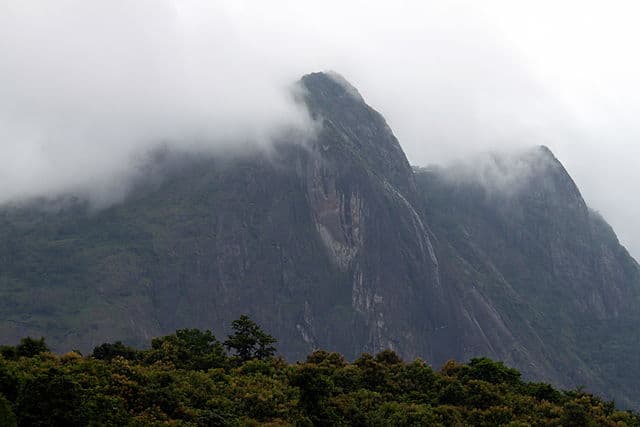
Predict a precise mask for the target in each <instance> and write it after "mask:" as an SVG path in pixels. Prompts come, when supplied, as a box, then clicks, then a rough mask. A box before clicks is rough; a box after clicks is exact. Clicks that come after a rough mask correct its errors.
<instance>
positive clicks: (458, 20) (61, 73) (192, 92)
mask: <svg viewBox="0 0 640 427" xmlns="http://www.w3.org/2000/svg"><path fill="white" fill-rule="evenodd" d="M634 8H636V6H633V5H630V4H629V3H628V2H627V3H618V2H616V1H614V2H612V3H611V4H607V5H606V6H603V5H602V3H600V2H598V3H596V2H585V1H580V2H578V1H567V2H563V3H562V4H561V5H559V4H558V3H557V2H551V1H545V0H543V1H540V2H535V3H530V4H527V5H523V4H521V3H517V4H516V3H514V2H510V1H508V0H490V1H487V2H473V1H471V0H452V1H447V2H423V1H400V2H389V1H362V0H354V1H350V2H339V1H336V0H326V1H323V2H311V1H298V2H290V1H286V0H272V1H269V2H259V1H249V0H134V1H130V0H108V1H107V0H92V1H86V0H58V1H56V2H51V1H46V0H31V1H23V0H5V1H3V2H0V52H1V55H0V202H2V201H6V200H10V199H13V198H17V197H25V196H34V195H49V196H53V195H56V194H59V193H60V192H64V191H74V192H80V193H83V194H89V195H91V196H92V197H93V198H98V199H110V200H113V199H114V198H117V197H118V194H120V195H121V194H122V193H123V192H124V191H126V182H127V179H128V177H130V176H131V175H132V174H134V173H135V170H136V164H137V162H138V161H139V159H140V158H141V157H144V155H145V153H146V152H147V151H148V150H150V149H153V148H154V147H155V146H157V144H163V145H165V146H169V147H172V148H177V149H184V150H214V151H216V150H218V151H219V150H233V149H237V147H238V146H244V145H246V144H247V143H249V142H251V143H252V144H254V145H256V144H257V145H258V146H260V145H262V146H264V145H267V146H268V144H269V141H270V140H271V139H272V137H273V135H274V133H277V132H278V130H279V129H281V128H282V127H292V128H295V129H299V130H305V129H309V126H310V122H309V120H308V118H307V117H306V114H305V112H304V110H303V109H301V108H300V106H298V105H296V104H295V103H294V102H293V101H292V99H291V96H290V89H291V84H292V83H293V82H295V81H296V80H297V79H298V78H299V77H300V76H301V75H302V74H304V73H308V72H311V71H317V70H327V69H332V70H335V71H337V72H339V73H341V74H343V75H344V76H345V77H346V78H347V79H348V80H349V81H350V82H351V83H353V84H354V86H356V87H357V88H358V89H359V91H360V93H362V95H363V96H364V98H365V99H366V100H367V102H369V103H370V104H371V105H372V106H373V107H374V108H376V109H378V110H380V111H381V112H382V113H383V115H384V116H385V117H386V118H387V120H388V121H389V124H390V125H391V127H392V128H393V130H394V131H395V133H396V134H397V136H398V137H399V140H400V143H401V144H402V146H403V148H404V149H405V151H406V153H407V155H408V157H409V159H410V161H411V162H412V163H414V164H418V165H427V164H430V163H441V162H445V163H446V162H451V161H453V160H455V159H460V158H465V157H467V156H468V155H469V154H471V153H477V152H482V151H487V150H489V149H493V150H495V149H498V150H500V149H514V148H522V147H528V146H533V145H540V144H544V145H547V146H549V147H550V148H551V149H552V151H553V152H554V153H555V154H556V156H557V157H558V158H559V159H560V160H561V161H562V162H563V163H564V164H565V166H566V167H567V169H568V170H569V172H570V173H571V174H572V175H573V177H574V178H575V180H576V182H577V183H578V185H579V186H580V188H581V189H582V191H583V193H584V194H585V197H586V198H587V200H588V201H589V203H590V204H591V205H592V206H593V207H594V208H596V209H598V210H600V211H601V212H602V213H603V214H604V216H605V217H606V218H607V219H608V220H609V221H610V222H611V223H612V224H613V226H614V228H615V229H616V230H617V231H619V232H620V234H621V237H622V240H623V242H625V243H627V244H628V245H629V246H630V248H631V249H632V252H635V253H636V255H637V254H638V253H640V230H638V229H637V227H636V226H635V222H636V221H635V218H637V216H638V215H640V203H638V202H637V200H636V199H637V198H636V197H635V196H634V194H635V192H636V189H635V183H636V182H638V178H640V176H639V175H640V173H639V172H637V167H636V166H635V163H636V161H635V159H637V158H638V156H639V155H640V144H637V140H638V137H640V129H638V127H637V126H636V124H635V121H636V120H635V117H636V116H637V113H639V112H640V111H639V110H640V103H639V102H638V101H637V100H638V99H640V96H638V95H639V92H640V83H638V82H637V78H636V76H637V75H638V74H639V72H640V61H638V60H636V59H634V58H635V57H636V55H634V54H633V52H635V45H634V44H635V40H637V37H638V36H639V34H637V33H638V30H636V29H634V28H636V26H635V23H634V22H633V17H634V16H636V15H637V14H636V13H635V12H637V10H633V9H634ZM594 28H599V29H601V31H593V29H594ZM114 195H115V196H114Z"/></svg>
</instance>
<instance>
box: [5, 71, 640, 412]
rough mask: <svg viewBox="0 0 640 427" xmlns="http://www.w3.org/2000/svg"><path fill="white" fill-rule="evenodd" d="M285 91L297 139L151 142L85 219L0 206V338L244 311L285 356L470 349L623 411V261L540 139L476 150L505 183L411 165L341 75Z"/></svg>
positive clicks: (116, 331) (36, 207)
mask: <svg viewBox="0 0 640 427" xmlns="http://www.w3.org/2000/svg"><path fill="white" fill-rule="evenodd" d="M300 86H301V89H302V91H301V93H302V95H301V102H303V103H304V105H305V106H306V108H308V110H309V112H310V114H311V116H312V117H314V119H315V120H316V121H317V123H318V124H319V131H318V135H317V136H316V138H315V139H314V141H313V142H311V143H310V144H301V143H299V142H298V141H287V140H283V141H281V142H280V143H278V144H277V145H276V146H275V147H274V148H273V150H272V151H270V152H269V153H265V152H260V151H254V152H248V153H246V154H244V155H242V156H235V157H231V156H217V157H215V156H194V155H187V154H183V153H175V152H165V153H160V154H159V155H157V156H156V157H154V160H153V163H152V164H151V165H150V168H151V169H152V170H154V171H157V172H158V173H157V174H156V173H154V174H151V175H153V176H150V177H149V178H148V179H141V180H140V182H138V183H137V184H136V186H135V189H134V190H133V191H132V192H131V193H130V194H129V196H128V197H127V198H126V199H125V200H124V201H123V202H122V203H119V204H116V205H113V206H111V207H109V208H106V209H102V210H98V211H96V210H94V209H93V208H92V207H91V206H89V205H87V204H86V203H85V202H83V201H82V200H78V199H75V198H73V197H72V196H69V197H66V198H61V199H59V200H55V201H50V200H49V201H42V200H35V201H30V202H28V203H22V204H18V205H11V206H5V207H4V208H3V209H2V211H1V212H0V297H1V298H0V341H2V342H5V343H15V342H17V340H18V339H19V338H20V337H23V336H27V335H31V336H41V335H42V336H46V337H47V340H48V341H49V343H50V345H51V346H52V349H53V350H55V351H68V350H69V349H73V348H77V349H79V350H81V351H83V352H87V351H90V350H91V349H92V348H93V347H94V346H96V345H98V344H100V343H103V342H107V341H116V340H123V341H125V342H126V343H127V344H130V345H136V346H143V345H144V344H145V343H146V342H147V341H148V340H149V339H150V338H151V337H154V336H160V335H163V334H167V333H169V332H171V331H174V330H177V329H182V328H200V329H211V330H213V331H214V333H215V334H217V335H223V334H224V333H226V332H227V329H226V328H227V326H226V325H228V324H229V321H230V320H231V319H234V318H237V317H238V316H239V315H241V314H243V313H247V314H250V315H251V316H252V317H253V318H255V319H256V320H257V321H258V323H260V324H262V325H264V327H265V328H266V329H267V330H269V331H271V332H272V333H273V334H274V335H275V336H277V337H279V338H280V346H279V349H280V351H281V353H282V355H283V356H284V357H286V358H287V359H288V360H299V359H301V358H303V357H305V355H307V354H308V353H309V352H311V351H313V350H314V349H317V348H325V349H329V350H331V351H334V350H335V351H338V352H341V353H342V354H344V356H345V357H347V358H348V359H350V360H351V359H354V358H355V357H358V355H360V354H361V353H362V352H371V353H377V352H379V351H381V350H384V349H392V350H394V351H396V352H397V353H398V354H400V355H401V356H402V357H403V358H405V359H406V360H413V359H414V358H416V357H422V358H423V359H425V360H426V361H428V362H429V363H430V364H433V365H434V366H440V365H442V364H443V363H445V362H446V361H447V360H449V359H457V360H462V361H466V360H469V359H470V358H471V357H478V356H488V357H491V358H495V359H498V360H502V361H505V362H506V363H507V364H509V365H511V366H514V367H517V368H518V369H520V370H521V371H522V372H523V374H524V375H525V378H527V379H531V380H539V381H546V382H552V383H554V384H556V385H559V386H562V387H565V388H572V387H576V386H578V385H585V386H587V388H588V389H589V390H593V391H597V392H599V393H603V394H604V395H605V396H607V397H610V398H615V399H616V400H617V401H618V402H620V403H621V404H623V405H626V406H633V407H640V401H638V398H637V396H640V390H639V389H638V386H637V385H636V384H634V383H633V381H632V379H633V378H637V377H638V375H640V372H638V366H640V364H639V363H638V354H639V351H638V350H640V339H639V338H640V337H638V332H637V329H638V328H636V327H635V326H634V325H638V324H639V320H640V315H639V313H638V309H637V308H636V307H640V304H638V292H640V268H639V267H638V265H637V263H636V262H635V261H634V260H633V259H632V258H631V257H630V256H629V255H628V253H627V252H626V251H625V250H624V248H623V247H622V246H621V245H620V244H619V243H618V241H617V239H616V237H615V234H614V233H613V231H612V230H611V228H610V227H609V226H608V225H607V224H606V222H605V221H604V220H603V219H602V218H600V217H599V216H598V215H597V214H595V213H594V212H593V211H591V210H590V209H589V208H588V207H587V206H586V204H585V202H584V200H583V199H582V196H581V195H580V192H579V190H578V189H577V187H576V186H575V184H574V183H573V181H572V180H571V178H570V177H569V175H568V174H567V173H566V171H565V170H564V168H563V167H562V165H561V164H560V162H559V161H558V160H557V159H555V158H554V157H553V155H552V154H551V153H550V152H549V151H548V150H547V149H545V148H537V149H534V150H532V151H529V152H526V153H522V154H518V155H517V156H506V157H496V158H495V159H494V160H493V162H494V164H495V165H498V166H499V167H498V168H497V169H495V168H494V169H495V170H497V171H498V172H497V173H498V178H500V177H502V175H501V173H502V172H500V171H502V170H509V165H511V164H518V165H520V164H525V165H528V168H526V170H527V171H528V172H527V173H526V174H524V175H517V176H516V178H517V179H516V180H515V181H513V180H511V177H510V176H507V177H508V178H509V179H507V180H498V181H495V180H487V179H486V178H487V176H488V177H493V178H495V177H494V176H493V175H491V174H489V175H487V173H486V172H487V171H484V172H482V171H480V175H478V173H479V172H478V171H477V170H474V169H473V168H468V167H467V166H464V165H462V166H460V167H458V168H457V169H456V168H453V169H450V168H449V169H438V168H435V169H427V170H417V171H414V170H412V168H411V167H410V165H409V162H408V161H407V159H406V157H405V155H404V153H403V152H402V149H401V147H400V144H399V143H398V141H397V139H396V138H395V136H394V135H393V133H392V131H391V130H390V129H389V127H388V126H387V124H386V122H385V120H384V118H383V117H382V116H381V115H380V114H378V113H377V112H376V111H374V110H373V109H372V108H370V107H369V106H368V105H367V104H366V103H365V102H364V100H363V98H362V96H361V95H360V94H358V92H357V90H356V89H355V88H353V87H352V86H350V85H349V84H348V83H346V82H345V81H344V80H343V79H342V78H340V77H336V76H334V75H331V74H323V73H314V74H310V75H307V76H305V77H303V78H302V80H301V81H300ZM495 165H494V166H495ZM494 169H491V171H493V172H491V173H493V174H494V175H495V173H496V172H495V170H494ZM503 178H504V177H503ZM493 182H500V183H501V184H500V185H498V186H493V185H491V183H493ZM505 183H506V184H508V185H506V184H505Z"/></svg>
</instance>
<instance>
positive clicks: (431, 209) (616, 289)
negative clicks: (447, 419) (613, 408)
mask: <svg viewBox="0 0 640 427" xmlns="http://www.w3.org/2000/svg"><path fill="white" fill-rule="evenodd" d="M416 177H417V181H418V185H419V187H420V188H421V190H422V191H423V194H424V195H425V199H426V200H428V203H426V209H425V213H426V217H427V221H428V222H429V223H430V224H431V226H432V228H433V230H434V232H435V234H436V235H437V236H438V241H439V242H441V245H440V247H439V249H440V251H439V253H440V254H442V253H444V252H447V253H449V256H446V257H443V258H444V259H446V262H447V263H453V265H454V267H453V268H450V269H449V270H448V276H450V277H460V276H461V274H462V273H463V272H464V271H465V268H460V266H463V265H466V266H467V268H468V269H470V270H472V271H473V272H474V273H473V274H472V275H471V277H470V278H469V279H467V280H470V281H469V283H471V286H473V287H477V288H478V289H479V290H480V292H482V294H483V295H485V297H486V298H488V299H490V300H491V301H492V302H493V303H494V306H495V307H496V308H497V309H498V311H499V312H500V313H501V315H502V316H505V317H508V318H509V321H508V322H507V323H508V324H509V327H510V328H511V330H512V331H513V333H514V334H515V335H516V336H518V337H521V336H522V332H521V331H522V330H526V331H531V330H532V329H533V331H534V333H535V337H536V338H537V343H536V344H535V345H528V351H532V352H535V353H536V357H535V359H537V360H544V359H547V360H550V361H552V363H553V365H554V366H555V368H556V370H555V371H556V372H554V373H553V374H552V375H551V378H549V379H550V380H552V381H554V382H556V383H559V384H562V385H563V386H565V387H575V386H578V385H586V386H588V387H590V388H592V389H596V390H598V391H599V392H601V393H605V394H608V395H609V396H611V397H615V398H617V399H618V400H619V401H621V402H624V403H625V404H627V405H635V406H637V405H638V401H637V399H636V398H635V397H633V396H637V395H638V391H640V390H638V387H637V385H636V381H635V379H633V378H637V374H639V373H640V372H638V367H637V366H638V365H637V362H638V361H640V360H639V359H638V356H637V344H638V334H637V332H636V328H633V327H632V325H634V324H635V325H638V324H639V323H638V319H640V317H639V316H638V307H639V305H638V301H639V298H638V296H639V292H640V268H639V267H638V264H637V263H636V262H635V260H634V259H633V258H632V257H631V256H630V255H629V254H628V253H627V251H626V250H625V249H624V247H622V246H621V245H620V243H619V242H618V240H617V238H616V236H615V234H614V232H613V230H612V229H611V227H609V226H608V225H607V224H606V222H605V221H604V220H603V219H602V218H601V217H600V216H599V215H598V214H597V213H595V212H594V211H592V210H590V209H589V208H588V207H587V205H586V203H585V202H584V200H583V198H582V196H581V194H580V191H579V190H578V188H577V187H576V185H575V183H574V182H573V181H572V179H571V177H570V176H569V175H568V173H567V172H566V170H565V169H564V167H563V166H562V165H561V163H560V162H559V161H558V160H557V159H556V158H555V157H554V156H553V154H552V153H551V152H550V151H549V150H548V149H547V148H546V147H538V148H536V149H533V150H529V151H527V152H524V153H522V154H519V155H509V156H507V155H502V156H499V155H496V156H493V157H490V158H488V159H483V160H481V161H479V162H478V163H476V164H475V165H473V166H470V165H466V166H458V167H451V168H449V169H442V168H433V169H430V170H419V171H418V172H417V174H416ZM461 260H463V261H461ZM523 320H524V323H523ZM523 343H524V344H525V345H526V343H527V341H524V342H523ZM516 364H517V363H516ZM634 365H635V366H634ZM536 369H537V367H533V371H535V370H536ZM630 396H631V398H629V397H630Z"/></svg>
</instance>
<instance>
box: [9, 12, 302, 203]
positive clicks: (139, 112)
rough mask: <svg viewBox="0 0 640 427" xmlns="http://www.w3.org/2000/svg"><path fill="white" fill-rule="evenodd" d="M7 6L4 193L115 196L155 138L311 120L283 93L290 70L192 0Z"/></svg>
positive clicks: (219, 142) (237, 137)
mask: <svg viewBox="0 0 640 427" xmlns="http://www.w3.org/2000/svg"><path fill="white" fill-rule="evenodd" d="M0 9H1V12H0V52H2V55H1V56H0V159H2V160H0V164H1V168H0V201H2V200H7V199H11V198H15V197H25V196H26V197H28V196H34V195H42V194H49V195H55V194H56V193H58V192H61V191H79V192H82V193H86V194H92V195H93V197H98V198H105V197H106V198H112V196H114V195H116V196H117V194H119V193H121V192H122V191H124V190H125V189H126V188H125V187H126V182H127V180H128V178H129V177H130V175H131V174H133V173H135V167H136V165H137V162H138V161H139V160H140V158H144V156H145V155H146V153H147V151H149V150H151V149H153V148H154V147H155V146H157V145H160V144H162V145H165V146H169V147H172V148H180V149H189V150H193V149H198V150H204V149H206V150H218V151H219V150H233V149H234V148H237V147H238V146H244V145H246V144H254V145H258V146H260V145H264V144H267V143H268V142H269V140H270V138H271V137H272V135H273V134H274V133H275V132H277V131H278V130H279V129H280V128H281V127H283V126H293V127H298V128H303V127H307V126H308V123H307V117H306V116H305V113H304V110H303V109H301V108H299V107H298V106H296V105H295V104H294V103H293V101H292V99H291V97H290V93H289V92H288V90H289V89H290V86H291V84H292V82H293V76H292V75H290V74H287V73H286V71H285V72H284V73H283V72H282V69H280V68H279V67H277V66H269V65H265V64H264V63H263V62H262V61H261V60H260V59H259V58H258V57H257V56H256V55H254V54H252V53H251V52H249V51H248V49H249V48H248V47H247V46H244V42H243V40H242V39H241V38H239V37H236V36H234V35H233V28H231V27H230V25H229V22H228V20H226V19H224V17H222V16H218V15H217V14H215V13H210V14H207V15H206V20H204V21H202V22H199V20H198V12H199V9H200V7H199V6H198V5H196V4H193V5H186V6H185V7H183V8H179V7H177V6H176V5H174V4H173V3H172V2H170V1H163V0H153V1H151V0H140V1H134V2H130V1H128V0H127V1H123V0H109V1H104V2H102V1H96V2H94V1H89V2H87V1H83V0H60V1H56V2H47V1H33V2H22V1H15V2H14V1H9V2H8V3H6V2H4V3H3V6H0ZM216 12H217V11H216ZM114 193H115V194H114Z"/></svg>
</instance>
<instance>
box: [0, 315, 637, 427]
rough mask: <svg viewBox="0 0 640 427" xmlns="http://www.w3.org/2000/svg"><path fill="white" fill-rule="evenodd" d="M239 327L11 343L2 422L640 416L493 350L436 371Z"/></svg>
mask: <svg viewBox="0 0 640 427" xmlns="http://www.w3.org/2000/svg"><path fill="white" fill-rule="evenodd" d="M232 330H233V333H232V334H231V335H229V336H228V337H227V339H226V340H225V341H223V342H221V341H219V340H218V339H217V338H216V337H215V336H214V335H213V334H212V333H211V332H210V331H200V330H198V329H183V330H179V331H176V332H175V333H174V334H171V335H167V336H164V337H159V338H155V339H153V340H152V342H151V346H150V348H149V349H145V350H138V349H135V348H132V347H129V346H127V345H125V344H123V343H122V342H115V343H104V344H102V345H99V346H97V347H96V348H95V349H94V351H93V352H92V354H90V355H87V356H83V355H81V354H79V353H78V352H74V351H72V352H69V353H67V354H64V355H55V354H53V353H51V352H49V350H48V348H47V346H46V343H45V340H44V339H33V338H24V339H23V340H22V341H21V342H20V344H18V345H16V346H1V347H0V425H1V426H15V425H19V426H47V425H51V426H53V425H65V426H84V425H96V426H100V425H105V426H106V425H109V426H111V425H132V426H143V425H170V426H213V425H264V424H270V425H294V424H295V425H363V426H368V425H371V426H378V425H380V426H384V425H446V426H449V425H485V426H494V425H510V426H525V425H541V426H542V425H563V426H623V425H635V426H639V425H640V418H639V417H638V415H637V414H634V413H632V412H629V411H621V410H618V409H616V407H615V404H614V403H613V402H608V401H605V400H603V399H601V398H599V397H596V396H593V395H591V394H589V393H586V392H585V391H583V390H580V389H577V390H570V391H563V390H558V389H556V388H554V387H552V386H551V385H549V384H544V383H532V382H527V381H524V380H523V379H522V378H521V375H520V373H519V372H518V371H517V370H515V369H512V368H509V367H507V366H505V365H504V364H503V363H501V362H496V361H493V360H490V359H487V358H475V359H471V361H470V362H469V363H467V364H460V363H457V362H454V361H450V362H448V363H446V364H445V365H444V366H443V367H441V368H440V370H438V371H436V370H434V369H432V367H431V366H429V365H428V364H427V363H426V362H424V361H422V360H414V361H409V362H405V361H402V360H401V359H400V357H398V355H397V354H396V353H394V352H393V351H391V350H385V351H382V352H381V353H378V354H376V355H370V354H363V355H362V356H361V357H359V358H358V359H357V360H355V361H353V362H351V363H350V362H348V361H347V360H345V358H344V357H343V356H341V355H340V354H338V353H330V352H326V351H322V350H318V351H314V352H312V353H311V354H309V356H308V357H307V359H306V361H304V362H298V363H287V362H286V361H285V360H283V359H282V358H280V357H278V356H277V352H276V348H275V344H276V340H275V339H274V338H273V337H272V336H270V335H269V334H267V333H266V332H264V331H263V330H262V328H260V327H259V326H258V325H257V324H256V323H255V322H253V321H252V320H251V319H250V318H248V317H247V316H242V317H241V318H240V319H238V320H236V321H234V322H233V324H232Z"/></svg>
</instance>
